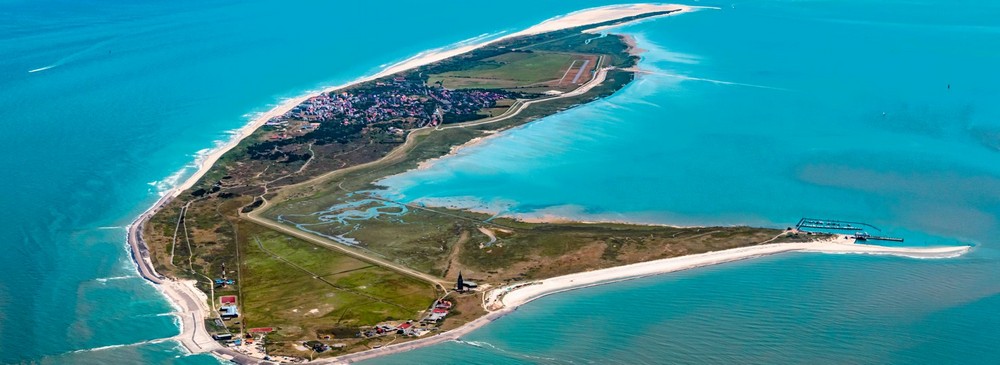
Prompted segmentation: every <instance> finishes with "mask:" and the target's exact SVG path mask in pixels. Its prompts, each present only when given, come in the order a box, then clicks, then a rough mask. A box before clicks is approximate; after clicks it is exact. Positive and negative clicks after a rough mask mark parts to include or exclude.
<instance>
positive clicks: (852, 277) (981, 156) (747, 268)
mask: <svg viewBox="0 0 1000 365" xmlns="http://www.w3.org/2000/svg"><path fill="white" fill-rule="evenodd" d="M716 3H717V4H718V5H719V6H720V7H721V8H722V9H721V10H716V11H702V12H698V13H694V14H685V15H682V16H679V17H676V18H670V19H665V20H658V21H652V22H645V23H642V24H638V25H633V26H629V27H626V28H624V29H622V31H624V32H626V33H630V34H634V35H636V36H637V37H638V38H639V39H640V40H641V42H640V44H641V45H643V47H644V48H648V49H650V52H648V53H646V54H645V57H644V60H643V61H642V63H641V65H642V66H643V67H644V68H646V69H649V70H652V71H654V72H655V74H651V75H644V76H642V77H640V78H639V80H638V81H636V82H635V83H633V84H631V85H630V86H628V87H626V89H624V90H622V91H621V92H619V93H618V94H616V95H614V96H612V97H610V98H608V99H606V100H604V101H601V102H597V103H594V104H591V105H588V106H583V107H579V108H576V109H573V110H570V111H568V112H566V113H563V114H560V115H557V116H554V117H549V118H545V119H543V120H541V121H538V122H535V123H532V124H530V125H527V126H525V127H523V128H519V129H516V130H513V131H510V132H508V133H505V134H503V135H501V136H499V137H496V138H493V139H490V140H488V141H487V142H484V143H482V144H480V145H477V146H475V147H471V148H468V149H464V150H462V151H461V152H460V153H459V155H458V156H456V157H453V158H448V159H444V160H441V161H439V162H437V163H436V164H435V165H434V166H433V167H432V168H429V169H425V170H420V171H415V172H410V173H406V174H403V175H398V176H395V177H391V178H388V179H386V180H385V181H384V184H386V185H387V186H388V187H389V190H388V191H387V192H386V193H385V194H386V195H388V196H392V197H395V198H397V199H399V200H402V201H417V202H426V203H432V204H434V203H436V204H444V205H459V206H466V207H473V208H481V209H487V210H495V211H501V212H503V213H506V214H519V215H526V216H533V215H535V216H537V215H555V216H570V217H582V218H585V219H595V220H596V219H603V220H632V221H646V222H657V223H669V224H723V225H729V224H754V225H766V226H773V227H785V226H788V225H792V224H794V223H795V222H796V221H797V220H798V219H799V218H800V217H803V216H811V217H821V218H840V219H847V220H856V221H863V222H868V223H872V224H874V225H876V226H879V227H880V228H882V230H883V232H882V233H886V234H889V235H898V236H903V237H905V238H906V239H907V242H905V244H908V245H934V244H954V243H962V244H974V245H976V247H975V249H974V250H973V251H972V253H970V254H969V255H967V256H965V257H962V258H958V259H950V260H912V259H903V258H887V257H866V256H845V255H818V254H810V255H806V254H800V255H788V256H779V257H770V258H765V259H760V260H752V261H747V262H741V263H737V264H734V265H723V266H719V267H713V268H707V269H699V270H694V271H690V272H683V273H677V274H670V275H665V276H662V277H655V278H648V279H643V280H638V281H634V282H630V283H625V284H615V285H611V286H606V287H598V288H588V289H581V290H578V291H575V292H572V293H566V294H560V295H556V296H552V297H547V298H544V299H542V300H539V301H538V302H537V303H532V304H529V305H527V306H525V307H522V308H521V309H519V310H518V311H517V312H515V314H513V315H511V316H509V317H507V318H504V319H502V320H499V321H497V322H495V323H494V324H492V325H490V326H487V327H486V328H484V329H482V330H480V331H477V332H475V333H473V334H470V335H469V336H467V337H466V338H464V339H463V341H462V342H456V343H449V344H445V345H441V346H437V347H433V348H429V349H422V350H417V351H413V352H411V353H406V354H403V355H398V356H394V357H389V358H385V359H380V360H376V361H372V362H371V363H374V364H401V363H408V362H414V361H415V362H418V363H428V362H442V363H454V362H468V363H480V364H497V363H507V364H517V363H546V364H561V363H572V364H590V363H595V364H604V363H622V364H635V363H643V364H658V363H760V364H771V363H820V364H845V363H848V364H853V363H858V364H861V363H865V364H867V363H896V364H899V363H929V364H935V363H981V364H995V363H1000V354H998V352H997V351H996V350H995V349H994V347H995V344H996V343H1000V338H998V337H997V333H996V328H998V327H997V326H998V324H1000V314H998V312H997V311H996V308H997V305H998V304H1000V281H998V280H997V278H998V277H1000V251H998V250H997V245H998V244H1000V242H998V241H997V237H1000V222H998V219H1000V106H998V105H997V104H996V103H995V100H997V97H998V96H1000V88H998V87H997V82H998V81H1000V76H998V74H997V73H996V71H995V65H997V64H1000V23H998V22H997V20H996V19H994V18H993V17H992V16H988V15H986V14H995V13H997V11H998V10H1000V8H998V7H997V5H996V4H993V3H986V2H972V1H966V2H959V3H947V5H946V4H945V3H943V2H932V1H916V2H914V1H908V2H878V3H877V4H874V3H872V2H861V1H836V2H834V1H803V2H798V1H760V2H753V3H742V2H741V3H736V4H735V5H733V4H731V3H721V2H716ZM883 113H884V114H883Z"/></svg>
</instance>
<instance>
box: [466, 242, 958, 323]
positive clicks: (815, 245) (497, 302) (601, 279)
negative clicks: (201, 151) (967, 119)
mask: <svg viewBox="0 0 1000 365" xmlns="http://www.w3.org/2000/svg"><path fill="white" fill-rule="evenodd" d="M848 242H849V238H847V237H844V236H839V237H833V238H830V239H827V240H821V241H814V242H792V243H770V244H763V245H757V246H746V247H739V248H732V249H726V250H720V251H710V252H704V253H699V254H693V255H686V256H679V257H671V258H666V259H660V260H653V261H646V262H640V263H634V264H629V265H623V266H616V267H611V268H605V269H598V270H592V271H585V272H579V273H574V274H568V275H563V276H557V277H553V278H548V279H542V280H536V281H532V282H522V283H516V284H512V285H508V286H504V287H500V288H497V289H494V290H492V291H490V292H489V293H488V294H487V299H486V300H484V303H483V304H484V307H485V308H486V309H487V310H502V309H508V310H510V309H513V308H516V307H519V306H521V305H523V304H525V303H528V302H531V301H533V300H535V299H538V298H541V297H545V296H548V295H551V294H555V293H561V292H565V291H569V290H576V289H580V288H586V287H592V286H597V285H605V284H610V283H615V282H620V281H625V280H632V279H638V278H643V277H648V276H654V275H661V274H666V273H671V272H676V271H683V270H689V269H694V268H700V267H705V266H712V265H718V264H723V263H729V262H733V261H740V260H745V259H750V258H756V257H762V256H769V255H774V254H780V253H786V252H815V253H826V254H869V255H891V256H901V257H908V258H920V259H946V258H953V257H957V256H961V255H962V254H965V253H966V252H968V251H969V250H970V249H972V246H945V247H891V246H877V245H868V244H856V243H848Z"/></svg>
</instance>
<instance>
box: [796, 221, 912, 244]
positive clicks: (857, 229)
mask: <svg viewBox="0 0 1000 365" xmlns="http://www.w3.org/2000/svg"><path fill="white" fill-rule="evenodd" d="M795 228H796V229H799V230H801V229H803V228H805V229H813V230H819V231H826V232H825V233H835V232H838V231H850V232H854V239H855V240H857V241H892V242H903V239H902V238H898V237H887V236H873V235H871V234H869V233H868V232H866V231H869V230H871V231H876V232H881V231H882V230H881V229H879V228H878V227H875V226H873V225H871V224H868V223H864V222H848V221H842V220H837V219H821V218H802V219H799V223H797V224H796V225H795Z"/></svg>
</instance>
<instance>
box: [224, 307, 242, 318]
mask: <svg viewBox="0 0 1000 365" xmlns="http://www.w3.org/2000/svg"><path fill="white" fill-rule="evenodd" d="M219 316H220V317H222V319H233V318H236V317H239V316H240V312H239V309H237V308H236V306H235V305H226V306H223V307H222V308H219Z"/></svg>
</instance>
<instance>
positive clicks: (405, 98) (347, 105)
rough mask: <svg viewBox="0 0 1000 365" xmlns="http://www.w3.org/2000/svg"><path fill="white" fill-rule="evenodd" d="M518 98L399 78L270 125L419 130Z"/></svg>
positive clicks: (315, 102) (320, 102) (311, 103)
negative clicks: (407, 124)
mask: <svg viewBox="0 0 1000 365" xmlns="http://www.w3.org/2000/svg"><path fill="white" fill-rule="evenodd" d="M515 96H516V94H515V93H512V92H509V91H504V90H448V89H445V88H443V87H440V86H427V85H426V84H425V83H424V82H423V81H419V80H410V79H405V78H402V77H396V78H393V79H387V80H382V81H376V82H374V84H369V85H366V86H364V87H361V88H357V89H353V90H352V91H342V92H335V93H326V94H321V95H317V96H314V97H312V98H309V99H308V100H306V101H304V102H303V103H302V104H299V105H298V106H296V107H295V108H293V109H292V110H290V111H289V112H287V113H285V114H284V115H283V116H281V117H276V118H273V119H272V120H271V121H269V122H268V123H269V124H271V125H278V124H280V123H282V122H283V121H287V120H303V121H307V122H330V121H336V122H338V123H342V124H343V125H350V124H363V125H368V124H372V123H379V122H385V121H390V120H397V119H408V120H410V121H412V122H414V123H415V126H416V127H424V126H436V125H439V124H441V123H444V115H445V114H455V115H475V114H478V112H479V111H480V110H481V109H483V108H489V107H493V106H495V105H496V102H497V101H498V100H501V99H508V98H512V97H515ZM311 128H315V127H314V126H312V127H311Z"/></svg>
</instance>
